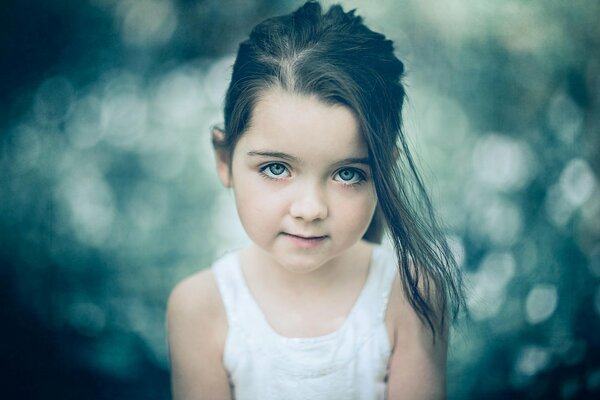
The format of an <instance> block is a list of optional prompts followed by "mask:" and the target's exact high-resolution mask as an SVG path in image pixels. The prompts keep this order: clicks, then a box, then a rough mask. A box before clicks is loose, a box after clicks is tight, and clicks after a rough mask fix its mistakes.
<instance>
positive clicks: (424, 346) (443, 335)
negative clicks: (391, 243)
mask: <svg viewBox="0 0 600 400" xmlns="http://www.w3.org/2000/svg"><path fill="white" fill-rule="evenodd" d="M401 291H402V289H401V286H400V283H399V281H398V280H396V282H395V283H394V287H393V289H392V294H391V296H390V304H389V307H388V315H386V319H387V320H388V324H389V325H388V327H389V328H388V329H389V331H390V333H391V336H392V337H393V350H392V355H391V359H390V366H389V368H390V370H389V378H388V393H387V399H389V400H395V399H406V400H440V399H445V398H446V353H447V347H448V330H447V327H442V326H440V325H439V324H438V326H436V338H435V342H434V341H433V336H432V333H431V330H430V329H429V326H428V325H427V324H424V323H423V322H422V321H421V320H420V319H419V317H418V316H417V314H416V313H415V311H414V310H413V309H412V307H411V306H410V304H408V302H407V301H406V299H405V298H404V297H403V296H402V295H401ZM390 328H391V329H390Z"/></svg>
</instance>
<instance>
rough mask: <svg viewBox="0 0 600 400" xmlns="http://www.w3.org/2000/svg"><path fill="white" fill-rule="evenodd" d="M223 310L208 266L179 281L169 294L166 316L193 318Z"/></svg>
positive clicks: (213, 314) (207, 315)
mask: <svg viewBox="0 0 600 400" xmlns="http://www.w3.org/2000/svg"><path fill="white" fill-rule="evenodd" d="M221 311H223V313H224V309H223V305H222V301H221V295H220V293H219V288H218V287H217V282H216V281H215V277H214V274H213V271H212V270H211V269H210V268H208V269H205V270H203V271H200V272H197V273H195V274H193V275H191V276H189V277H187V278H185V279H184V280H183V281H181V282H179V283H178V284H177V285H176V286H175V288H174V289H173V291H172V292H171V295H170V296H169V301H168V306H167V315H168V317H175V318H177V317H186V318H192V319H194V320H197V319H201V318H203V317H209V316H210V317H215V316H218V314H219V313H220V312H221Z"/></svg>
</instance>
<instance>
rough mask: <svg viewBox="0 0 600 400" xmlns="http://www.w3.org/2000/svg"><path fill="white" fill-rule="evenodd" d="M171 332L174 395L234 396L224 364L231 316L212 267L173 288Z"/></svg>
mask: <svg viewBox="0 0 600 400" xmlns="http://www.w3.org/2000/svg"><path fill="white" fill-rule="evenodd" d="M167 336H168V343H169V359H170V366H171V382H172V390H173V398H174V399H191V398H199V396H200V395H204V394H206V393H211V396H212V397H211V398H214V399H227V398H230V396H229V386H228V381H227V374H226V372H225V369H224V366H223V351H224V347H225V340H226V336H227V319H226V315H225V309H224V306H223V304H222V302H221V296H220V293H219V289H218V287H217V283H216V281H215V278H214V275H213V271H212V270H211V269H207V270H204V271H201V272H199V273H196V274H194V275H192V276H190V277H188V278H186V279H184V280H183V281H182V282H180V283H179V284H177V286H176V287H175V288H174V289H173V291H172V292H171V295H170V297H169V301H168V305H167Z"/></svg>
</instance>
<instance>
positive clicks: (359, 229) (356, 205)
mask: <svg viewBox="0 0 600 400" xmlns="http://www.w3.org/2000/svg"><path fill="white" fill-rule="evenodd" d="M337 203H338V204H340V205H341V206H340V207H336V211H337V215H338V216H339V218H340V225H342V226H344V227H345V228H346V229H347V230H348V231H349V232H352V233H353V234H355V235H359V236H360V235H362V234H363V233H364V231H366V229H367V228H368V226H369V223H370V222H371V219H372V218H373V214H374V213H375V207H376V206H377V200H376V198H375V195H374V194H373V193H372V192H365V193H359V194H356V195H355V196H344V199H340V200H339V201H338V202H337Z"/></svg>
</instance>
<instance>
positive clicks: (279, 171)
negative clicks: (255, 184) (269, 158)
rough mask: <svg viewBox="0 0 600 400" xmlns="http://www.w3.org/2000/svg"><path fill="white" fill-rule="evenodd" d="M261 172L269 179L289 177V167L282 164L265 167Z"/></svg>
mask: <svg viewBox="0 0 600 400" xmlns="http://www.w3.org/2000/svg"><path fill="white" fill-rule="evenodd" d="M260 172H261V173H262V174H263V175H265V176H266V177H268V178H273V179H279V178H282V177H286V176H289V174H290V173H289V171H288V169H287V167H286V166H285V165H283V164H281V163H271V164H267V165H265V166H263V167H262V168H261V169H260Z"/></svg>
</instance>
